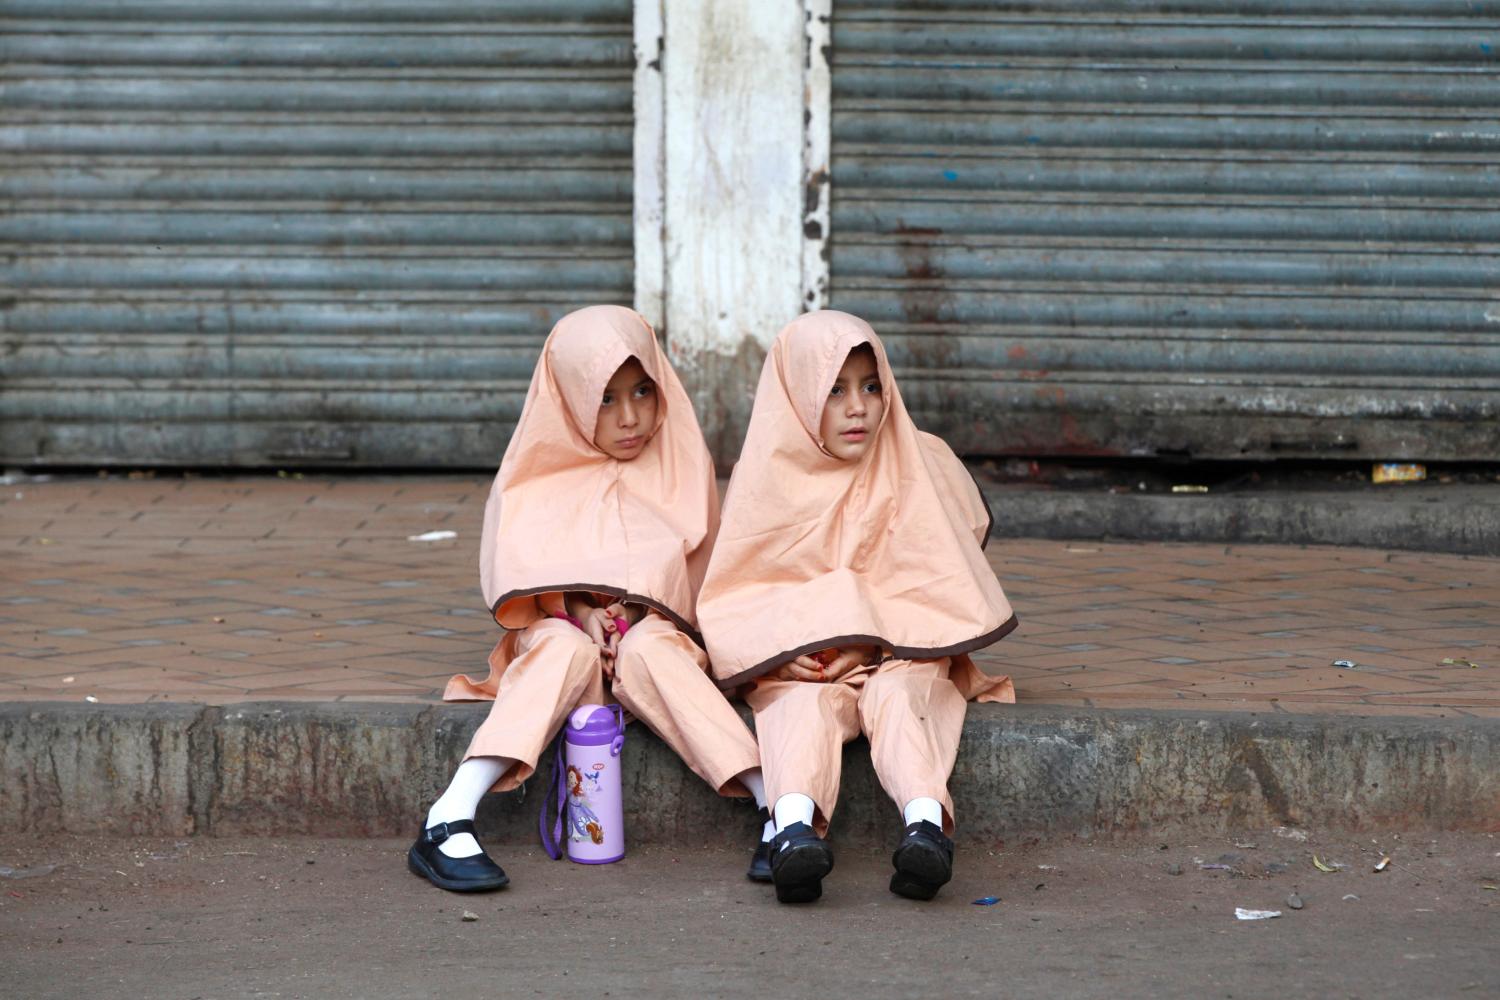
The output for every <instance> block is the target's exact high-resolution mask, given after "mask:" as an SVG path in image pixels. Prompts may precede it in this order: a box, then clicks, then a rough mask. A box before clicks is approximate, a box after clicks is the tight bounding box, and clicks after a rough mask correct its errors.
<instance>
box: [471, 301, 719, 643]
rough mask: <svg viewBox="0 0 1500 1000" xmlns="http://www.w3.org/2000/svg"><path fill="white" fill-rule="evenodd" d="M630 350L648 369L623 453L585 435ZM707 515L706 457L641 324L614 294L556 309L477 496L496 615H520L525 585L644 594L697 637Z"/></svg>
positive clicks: (682, 397)
mask: <svg viewBox="0 0 1500 1000" xmlns="http://www.w3.org/2000/svg"><path fill="white" fill-rule="evenodd" d="M631 357H635V358H636V359H637V360H638V361H639V362H640V364H641V367H642V368H644V369H645V371H646V374H647V375H649V376H651V378H652V379H653V380H654V381H655V382H656V391H657V400H658V405H657V423H656V431H655V434H654V435H653V437H652V439H651V441H650V442H649V443H648V444H647V445H646V448H645V450H644V451H642V452H641V454H640V455H639V456H637V457H636V458H634V459H632V460H630V461H626V462H622V461H617V460H616V459H614V458H611V457H610V456H609V455H607V454H605V453H604V452H603V451H601V450H599V448H598V447H596V446H595V445H594V427H595V424H596V422H597V421H598V417H599V402H600V400H601V399H602V398H603V395H604V387H605V385H606V384H608V382H609V380H610V378H611V377H612V376H613V375H614V373H615V371H616V370H617V369H618V368H619V367H620V366H621V365H622V364H624V363H625V362H626V361H627V360H629V359H630V358H631ZM718 521H719V494H718V490H717V488H716V486H715V481H714V466H713V460H712V459H711V458H710V457H709V454H708V448H707V446H706V445H705V444H704V442H703V432H702V431H701V430H700V429H699V427H698V418H697V417H696V416H695V415H694V413H693V404H692V403H691V402H690V401H689V400H688V396H687V393H686V392H685V391H684V390H683V388H682V383H681V382H679V381H678V379H677V373H676V372H674V371H673V370H672V366H671V364H670V363H668V361H667V358H666V355H665V354H664V353H663V351H662V349H661V346H660V345H659V344H658V343H657V341H656V335H655V334H654V333H653V332H652V330H651V327H650V325H649V324H648V323H647V322H646V321H645V319H643V318H642V317H641V316H640V315H639V314H637V313H635V312H633V311H631V310H629V309H626V308H625V307H623V306H589V307H588V308H586V309H579V310H578V311H576V312H572V313H569V314H568V315H566V316H564V317H563V318H562V319H560V320H559V321H558V323H557V325H556V326H555V327H553V328H552V333H551V334H549V335H548V337H547V342H546V344H545V345H544V346H543V347H542V355H541V357H540V358H539V359H538V360H537V365H536V371H535V372H533V373H532V376H531V388H530V390H529V391H528V392H527V394H526V406H525V408H524V409H523V410H522V411H521V419H520V420H519V421H517V423H516V430H515V433H514V434H513V435H512V436H511V439H510V444H509V446H507V447H506V449H505V458H504V459H503V460H501V462H500V471H499V473H498V474H497V475H496V476H495V482H494V485H493V486H492V487H491V488H490V497H489V501H488V503H486V505H485V508H484V530H483V534H482V537H481V539H480V543H479V580H480V585H481V587H482V588H483V590H484V599H485V601H486V603H488V605H489V607H490V610H491V612H492V613H493V614H494V616H495V621H497V622H499V623H500V624H501V625H503V626H504V627H506V628H507V629H520V628H525V627H526V626H527V625H530V624H531V623H532V622H534V621H536V620H537V619H538V618H539V617H540V616H541V610H540V609H539V608H538V607H537V602H536V595H538V594H541V593H546V592H548V591H559V590H584V591H591V592H593V593H597V594H608V595H610V596H612V597H617V598H622V599H624V600H626V601H631V602H635V603H638V604H644V605H647V606H648V607H651V608H654V609H655V610H657V611H659V612H661V613H662V614H663V615H666V616H667V618H669V619H671V620H672V622H673V623H674V624H675V625H676V626H677V627H678V628H679V629H681V630H682V631H684V632H686V633H688V635H690V636H692V637H693V639H694V641H697V642H699V643H700V644H701V639H700V638H699V636H698V632H697V628H696V627H695V626H696V621H697V619H696V616H695V614H694V607H693V605H694V600H695V599H696V597H697V594H698V587H699V585H700V584H701V583H702V582H703V573H704V570H705V569H706V568H707V565H708V551H709V548H710V546H711V545H712V544H713V538H714V531H715V529H716V528H717V526H718Z"/></svg>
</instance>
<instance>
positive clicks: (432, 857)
mask: <svg viewBox="0 0 1500 1000" xmlns="http://www.w3.org/2000/svg"><path fill="white" fill-rule="evenodd" d="M455 833H469V834H475V831H474V821H473V820H472V819H461V820H458V821H456V822H453V823H439V824H438V825H437V826H434V827H429V828H428V829H426V830H423V831H422V832H421V833H420V834H419V835H418V836H417V842H416V843H415V844H412V845H411V850H409V851H407V852H406V867H408V868H410V869H411V870H412V874H414V875H420V876H422V877H423V878H425V879H426V880H427V881H429V882H431V883H432V884H433V885H435V886H437V887H438V888H439V889H447V890H448V891H449V892H488V891H489V890H491V889H499V888H502V887H504V886H505V885H508V884H509V883H510V876H508V875H506V874H505V872H504V871H502V870H501V868H500V866H499V865H497V864H495V862H493V861H491V860H490V856H489V855H488V854H486V853H484V849H483V848H480V850H479V853H478V854H471V855H469V856H468V857H467V858H450V857H448V855H446V854H444V853H443V852H442V851H440V850H438V846H439V845H440V844H442V842H443V841H445V840H447V839H448V838H449V837H451V836H453V835H454V834H455ZM474 839H475V840H478V839H479V837H478V834H475V837H474Z"/></svg>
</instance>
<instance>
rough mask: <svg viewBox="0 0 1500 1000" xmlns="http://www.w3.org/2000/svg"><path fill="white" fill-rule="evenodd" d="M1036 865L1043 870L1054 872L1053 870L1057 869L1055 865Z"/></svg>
mask: <svg viewBox="0 0 1500 1000" xmlns="http://www.w3.org/2000/svg"><path fill="white" fill-rule="evenodd" d="M1037 867H1038V868H1040V869H1041V870H1042V871H1044V872H1055V871H1057V866H1056V865H1037Z"/></svg>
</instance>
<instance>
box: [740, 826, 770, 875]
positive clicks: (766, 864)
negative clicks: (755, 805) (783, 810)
mask: <svg viewBox="0 0 1500 1000" xmlns="http://www.w3.org/2000/svg"><path fill="white" fill-rule="evenodd" d="M756 821H757V822H758V823H759V824H760V826H758V827H757V828H756V830H755V836H756V844H755V853H754V854H752V855H750V868H749V869H748V870H747V871H746V872H745V877H746V878H747V879H749V880H750V881H752V882H769V881H771V842H770V841H769V840H760V839H759V838H760V837H762V836H764V835H765V829H766V824H767V823H769V822H771V810H769V809H762V810H761V811H760V812H759V813H757V814H756Z"/></svg>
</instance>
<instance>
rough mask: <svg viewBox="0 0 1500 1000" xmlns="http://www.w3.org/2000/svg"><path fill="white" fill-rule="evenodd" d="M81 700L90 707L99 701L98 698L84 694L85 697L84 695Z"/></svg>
mask: <svg viewBox="0 0 1500 1000" xmlns="http://www.w3.org/2000/svg"><path fill="white" fill-rule="evenodd" d="M83 700H84V701H86V702H88V703H89V704H90V705H93V704H95V703H96V702H98V701H99V699H98V698H95V697H94V696H93V695H91V694H86V695H84V696H83Z"/></svg>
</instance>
